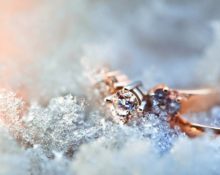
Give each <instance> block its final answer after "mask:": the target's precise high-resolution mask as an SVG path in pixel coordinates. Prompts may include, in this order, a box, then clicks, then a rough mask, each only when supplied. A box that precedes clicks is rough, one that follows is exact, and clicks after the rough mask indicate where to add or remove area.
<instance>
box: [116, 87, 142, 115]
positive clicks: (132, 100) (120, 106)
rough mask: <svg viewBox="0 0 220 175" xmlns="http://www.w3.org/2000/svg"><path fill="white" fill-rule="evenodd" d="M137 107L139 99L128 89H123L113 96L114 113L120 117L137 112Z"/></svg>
mask: <svg viewBox="0 0 220 175" xmlns="http://www.w3.org/2000/svg"><path fill="white" fill-rule="evenodd" d="M137 108H138V99H137V97H136V96H135V95H134V94H133V93H132V92H130V91H128V90H121V91H119V92H118V93H117V94H115V96H114V97H113V113H114V114H116V115H119V116H120V117H127V116H128V115H130V114H135V113H136V110H137Z"/></svg>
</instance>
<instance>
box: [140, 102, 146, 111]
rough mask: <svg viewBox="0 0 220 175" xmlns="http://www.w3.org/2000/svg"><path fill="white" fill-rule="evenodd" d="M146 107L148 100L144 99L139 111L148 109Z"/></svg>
mask: <svg viewBox="0 0 220 175" xmlns="http://www.w3.org/2000/svg"><path fill="white" fill-rule="evenodd" d="M146 107H147V102H146V101H142V102H141V105H140V106H139V108H138V111H139V112H144V110H145V109H146Z"/></svg>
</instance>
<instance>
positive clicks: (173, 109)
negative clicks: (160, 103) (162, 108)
mask: <svg viewBox="0 0 220 175" xmlns="http://www.w3.org/2000/svg"><path fill="white" fill-rule="evenodd" d="M166 110H167V112H168V114H170V115H175V114H176V113H177V112H178V111H179V110H180V103H178V102H177V101H176V100H171V99H167V104H166Z"/></svg>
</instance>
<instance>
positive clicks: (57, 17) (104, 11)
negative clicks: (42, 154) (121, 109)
mask: <svg viewBox="0 0 220 175" xmlns="http://www.w3.org/2000/svg"><path fill="white" fill-rule="evenodd" d="M219 5H220V2H219V1H218V0H210V1H206V0H201V1H199V2H198V1H188V0H187V1H184V2H183V1H181V0H177V1H173V0H160V1H153V0H137V1H127V0H112V1H106V0H74V1H72V0H63V1H61V0H53V1H50V0H46V1H36V0H31V1H30V0H22V1H19V2H17V1H16V0H9V1H1V2H0V39H1V40H0V84H1V86H4V87H7V88H12V89H13V90H17V89H19V88H20V89H25V92H28V94H29V95H28V96H29V97H31V98H32V99H34V100H39V99H41V98H43V97H45V96H46V97H48V98H49V97H52V96H57V95H60V94H62V93H69V92H72V93H75V94H78V93H83V90H82V89H84V88H83V87H84V86H86V85H85V81H84V78H83V73H84V66H83V65H85V63H86V64H88V65H89V66H91V68H93V67H95V66H101V65H102V64H109V65H111V66H112V68H113V69H119V70H122V71H124V72H125V73H127V74H128V75H129V76H130V77H131V78H132V79H141V80H143V81H144V83H145V86H146V88H149V87H152V86H154V85H155V84H156V83H161V82H164V83H167V84H168V85H170V86H171V87H179V88H191V87H200V86H203V87H204V86H210V85H218V82H219V79H220V78H219V77H220V76H219V75H220V69H219V68H220V62H219V58H218V51H219V47H220V34H219V33H220V25H219V17H220V12H219V8H218V7H219Z"/></svg>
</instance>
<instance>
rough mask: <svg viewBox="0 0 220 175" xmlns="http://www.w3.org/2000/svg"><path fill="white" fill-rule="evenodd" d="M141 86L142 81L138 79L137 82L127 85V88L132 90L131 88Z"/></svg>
mask: <svg viewBox="0 0 220 175" xmlns="http://www.w3.org/2000/svg"><path fill="white" fill-rule="evenodd" d="M140 86H142V82H141V81H137V82H134V83H131V84H129V85H127V86H125V89H126V90H129V91H130V90H132V89H135V88H138V87H140Z"/></svg>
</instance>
